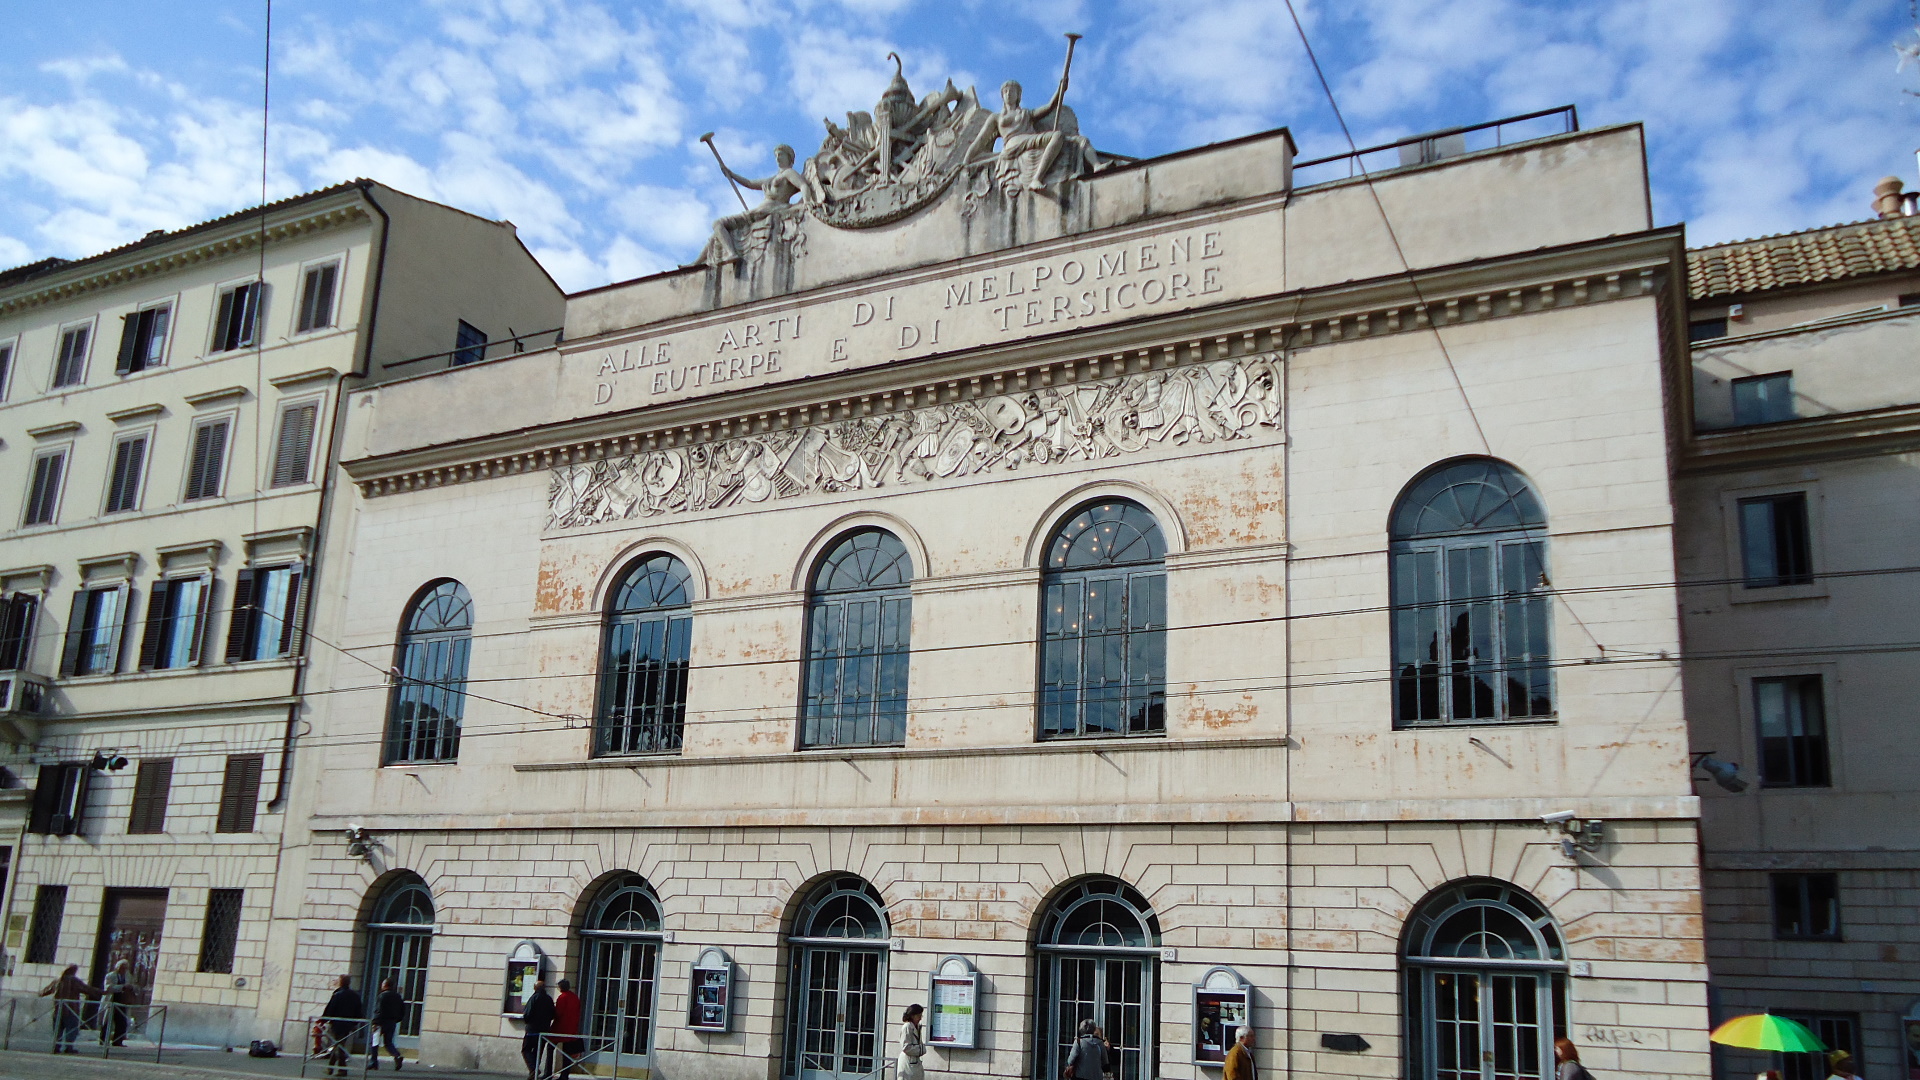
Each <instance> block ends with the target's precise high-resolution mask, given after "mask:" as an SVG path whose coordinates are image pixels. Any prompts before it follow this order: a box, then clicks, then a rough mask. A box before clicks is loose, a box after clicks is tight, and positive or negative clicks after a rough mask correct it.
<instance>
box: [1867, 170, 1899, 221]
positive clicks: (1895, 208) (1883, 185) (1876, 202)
mask: <svg viewBox="0 0 1920 1080" xmlns="http://www.w3.org/2000/svg"><path fill="white" fill-rule="evenodd" d="M1901 186H1902V185H1901V183H1900V178H1899V177H1897V176H1883V177H1881V178H1880V182H1879V183H1877V184H1875V185H1873V212H1874V213H1876V214H1878V215H1880V217H1881V218H1882V219H1883V220H1884V219H1886V218H1897V217H1905V216H1906V201H1907V200H1906V199H1905V198H1903V197H1901V194H1900V188H1901Z"/></svg>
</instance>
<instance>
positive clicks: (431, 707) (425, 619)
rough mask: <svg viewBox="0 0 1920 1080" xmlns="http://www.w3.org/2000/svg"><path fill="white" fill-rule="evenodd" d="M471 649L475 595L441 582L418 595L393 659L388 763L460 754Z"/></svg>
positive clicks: (448, 758) (451, 757)
mask: <svg viewBox="0 0 1920 1080" xmlns="http://www.w3.org/2000/svg"><path fill="white" fill-rule="evenodd" d="M472 645H473V597H471V596H469V595H467V590H466V587H465V586H463V585H461V584H460V583H459V582H457V581H437V582H434V583H433V584H431V585H429V586H427V587H426V588H424V589H422V590H420V592H419V593H418V594H417V595H415V596H414V598H413V603H412V604H410V605H408V607H407V617H406V620H405V622H404V623H403V625H402V628H401V631H400V644H399V648H398V649H397V650H396V655H395V656H394V661H393V667H394V671H395V672H396V673H397V675H396V677H395V679H394V683H393V693H392V696H391V697H390V699H389V701H388V707H387V746H386V755H385V761H386V763H387V764H389V765H399V764H409V763H413V762H426V761H452V760H454V759H455V758H456V757H458V756H459V753H460V721H461V717H462V716H463V714H464V713H465V711H466V694H465V692H464V690H465V687H466V683H467V656H468V653H469V651H470V650H471V648H472Z"/></svg>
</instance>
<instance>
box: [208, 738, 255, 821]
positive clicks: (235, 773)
mask: <svg viewBox="0 0 1920 1080" xmlns="http://www.w3.org/2000/svg"><path fill="white" fill-rule="evenodd" d="M265 763H266V755H264V754H238V755H235V756H233V757H230V758H228V759H227V775H226V779H225V781H224V782H223V783H222V784H221V785H220V821H219V824H218V825H216V826H215V828H214V831H216V832H223V833H250V832H252V831H253V819H254V811H255V809H256V808H257V806H258V804H259V802H260V771H261V766H262V765H264V764H265Z"/></svg>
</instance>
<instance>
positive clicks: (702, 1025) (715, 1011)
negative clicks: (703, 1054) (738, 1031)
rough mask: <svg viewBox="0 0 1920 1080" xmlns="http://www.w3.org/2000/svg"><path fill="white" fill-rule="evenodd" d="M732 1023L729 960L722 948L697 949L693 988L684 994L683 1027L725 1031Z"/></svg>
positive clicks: (731, 972)
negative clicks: (685, 1010) (685, 997)
mask: <svg viewBox="0 0 1920 1080" xmlns="http://www.w3.org/2000/svg"><path fill="white" fill-rule="evenodd" d="M732 1024H733V961H732V960H731V959H730V958H728V956H727V954H726V952H725V951H724V950H722V949H716V948H711V947H709V948H706V949H702V950H700V959H698V960H695V961H694V962H693V985H692V986H691V987H690V988H689V992H688V994H687V1027H689V1028H691V1029H693V1030H694V1031H726V1030H728V1029H729V1028H731V1027H732Z"/></svg>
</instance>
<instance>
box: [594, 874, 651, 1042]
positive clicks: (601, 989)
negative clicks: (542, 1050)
mask: <svg viewBox="0 0 1920 1080" xmlns="http://www.w3.org/2000/svg"><path fill="white" fill-rule="evenodd" d="M580 946H581V948H580V951H581V961H582V964H583V969H584V972H585V974H584V975H583V976H582V978H581V984H582V985H581V989H582V991H583V992H584V1001H585V1005H586V1010H587V1033H588V1034H590V1035H593V1036H594V1037H595V1039H596V1042H595V1043H594V1044H593V1045H594V1048H596V1049H600V1048H605V1047H607V1046H613V1045H617V1046H618V1047H619V1048H620V1053H621V1054H622V1055H627V1054H634V1055H642V1054H646V1053H649V1052H651V1051H652V1049H653V1026H654V1019H655V1007H656V1004H657V1002H658V1001H659V996H658V994H657V993H656V991H657V988H658V983H659V978H660V902H659V901H658V900H657V899H655V898H654V895H653V890H652V889H650V888H648V887H647V883H646V880H645V879H644V878H641V877H640V876H639V875H637V874H626V875H622V876H620V877H617V878H614V879H613V880H612V881H609V882H607V883H606V884H605V885H604V886H602V887H601V889H600V891H599V894H598V895H596V896H595V897H594V899H593V903H592V905H591V906H589V907H588V908H587V917H586V919H585V921H584V922H583V923H582V924H581V926H580ZM599 1039H608V1040H611V1042H610V1043H601V1042H598V1041H597V1040H599Z"/></svg>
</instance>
